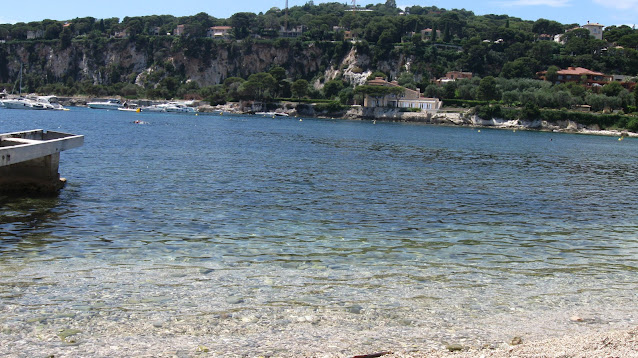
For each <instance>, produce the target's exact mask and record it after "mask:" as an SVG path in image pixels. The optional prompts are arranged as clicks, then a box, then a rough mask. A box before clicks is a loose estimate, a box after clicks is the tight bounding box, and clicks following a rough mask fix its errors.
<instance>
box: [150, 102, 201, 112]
mask: <svg viewBox="0 0 638 358" xmlns="http://www.w3.org/2000/svg"><path fill="white" fill-rule="evenodd" d="M142 111H143V112H170V113H195V112H197V110H195V108H193V107H189V106H187V105H185V104H183V103H178V102H169V103H162V104H154V105H152V106H147V107H143V108H142Z"/></svg>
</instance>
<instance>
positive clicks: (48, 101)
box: [31, 96, 69, 111]
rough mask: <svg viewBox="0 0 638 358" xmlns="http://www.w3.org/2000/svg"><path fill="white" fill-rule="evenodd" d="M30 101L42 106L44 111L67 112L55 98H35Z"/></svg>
mask: <svg viewBox="0 0 638 358" xmlns="http://www.w3.org/2000/svg"><path fill="white" fill-rule="evenodd" d="M31 100H32V101H36V102H37V103H40V104H42V105H43V106H44V109H53V110H56V111H68V110H69V109H68V108H64V107H63V106H62V105H61V104H60V103H59V102H58V97H56V96H36V97H35V98H31Z"/></svg>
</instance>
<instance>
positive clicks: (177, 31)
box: [173, 25, 186, 36]
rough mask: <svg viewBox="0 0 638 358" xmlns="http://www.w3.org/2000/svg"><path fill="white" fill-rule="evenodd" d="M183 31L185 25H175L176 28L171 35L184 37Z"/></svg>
mask: <svg viewBox="0 0 638 358" xmlns="http://www.w3.org/2000/svg"><path fill="white" fill-rule="evenodd" d="M185 29H186V26H185V25H177V27H176V28H175V30H174V31H173V35H175V36H184V32H185Z"/></svg>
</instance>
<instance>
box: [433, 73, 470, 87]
mask: <svg viewBox="0 0 638 358" xmlns="http://www.w3.org/2000/svg"><path fill="white" fill-rule="evenodd" d="M464 78H465V79H471V78H472V72H462V71H449V72H448V73H446V74H445V77H441V78H439V79H436V80H435V81H434V82H435V83H436V84H437V85H442V84H445V83H448V82H454V81H456V80H461V79H464Z"/></svg>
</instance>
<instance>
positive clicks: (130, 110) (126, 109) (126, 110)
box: [117, 107, 142, 113]
mask: <svg viewBox="0 0 638 358" xmlns="http://www.w3.org/2000/svg"><path fill="white" fill-rule="evenodd" d="M117 110H118V111H122V112H136V113H139V112H141V111H142V109H141V108H132V107H128V108H124V107H120V108H118V109H117Z"/></svg>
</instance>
